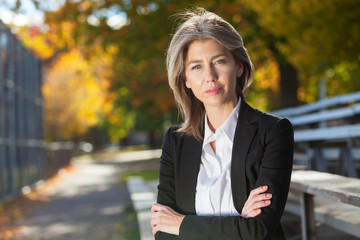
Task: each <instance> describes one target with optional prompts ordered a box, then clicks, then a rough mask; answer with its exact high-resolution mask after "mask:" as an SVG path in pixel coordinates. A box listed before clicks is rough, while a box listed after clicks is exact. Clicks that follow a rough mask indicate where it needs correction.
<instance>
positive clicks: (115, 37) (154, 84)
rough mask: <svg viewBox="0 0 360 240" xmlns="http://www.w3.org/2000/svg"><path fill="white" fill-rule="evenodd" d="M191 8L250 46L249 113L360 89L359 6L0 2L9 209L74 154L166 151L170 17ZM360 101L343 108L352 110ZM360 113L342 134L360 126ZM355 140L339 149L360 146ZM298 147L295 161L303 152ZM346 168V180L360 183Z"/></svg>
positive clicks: (171, 115)
mask: <svg viewBox="0 0 360 240" xmlns="http://www.w3.org/2000/svg"><path fill="white" fill-rule="evenodd" d="M195 5H196V6H200V7H204V8H206V9H207V10H209V11H213V12H215V13H217V14H219V15H220V16H222V17H223V18H224V19H225V20H227V21H229V22H230V23H231V24H232V25H233V26H234V27H235V28H236V29H237V30H238V32H239V33H240V34H241V36H242V37H243V39H244V42H245V46H246V48H247V49H248V52H249V54H250V57H251V59H252V61H253V63H254V65H255V70H256V72H255V77H254V82H253V84H252V85H251V87H250V88H249V90H248V93H247V95H246V100H247V101H248V102H249V103H250V105H252V106H253V107H255V108H258V109H260V110H262V111H265V112H275V111H276V110H279V109H288V110H289V109H290V110H291V109H296V107H297V106H300V105H301V106H309V105H311V104H314V103H317V102H321V101H326V99H331V98H333V97H338V96H348V95H349V94H353V93H356V92H358V91H360V44H359V43H360V7H359V2H358V1H356V0H344V1H336V0H331V1H312V0H290V1H289V0H258V1H247V0H221V1H218V0H206V1H201V0H199V1H188V0H46V1H45V0H0V20H1V22H0V51H1V52H0V81H1V83H0V101H1V105H0V154H1V155H0V156H1V159H0V162H1V164H0V170H1V172H0V176H1V195H0V199H1V200H2V201H4V202H6V199H7V198H11V199H13V196H18V195H19V192H22V193H24V191H25V192H28V191H30V190H27V188H25V189H24V187H26V186H32V184H33V183H36V182H38V181H39V180H42V179H49V178H51V177H52V176H54V174H56V173H57V172H58V170H59V169H61V168H64V167H67V166H69V164H70V160H71V158H72V157H74V156H81V155H84V154H87V155H86V156H88V157H89V156H90V158H91V159H97V160H98V159H99V158H101V159H104V158H108V159H110V158H116V157H114V156H115V155H110V156H109V155H106V156H105V157H104V155H101V157H99V155H96V154H100V153H102V154H104V153H108V152H116V154H121V152H124V151H129V150H134V149H135V150H149V149H158V148H160V147H161V143H162V136H163V133H164V131H165V130H166V129H167V128H168V127H169V126H170V125H173V124H177V123H179V122H180V121H181V116H180V115H179V113H178V111H177V108H176V104H175V102H174V99H173V95H172V92H171V89H170V88H169V86H168V82H167V74H166V68H165V52H166V49H167V46H168V44H169V42H170V39H171V34H172V33H174V31H175V29H176V26H177V23H178V19H177V18H176V16H175V17H174V14H176V13H179V12H180V11H181V10H184V9H187V8H191V7H194V6H195ZM358 95H359V94H357V95H350V97H349V98H348V100H347V101H346V102H341V103H338V105H341V106H342V107H344V106H345V107H348V106H354V105H356V102H357V101H359V97H358ZM353 96H354V97H353ZM328 106H329V105H328ZM330 108H331V109H333V108H334V105H332V106H331V107H330ZM324 109H325V108H324V107H322V108H321V107H319V108H318V109H317V110H316V111H319V112H321V111H323V110H324ZM328 110H329V109H328ZM309 112H311V111H309ZM312 112H314V110H312ZM280 113H281V112H279V114H280ZM356 114H357V116H355V117H354V116H353V115H352V118H351V119H350V120H346V121H345V122H346V125H349V124H356V123H359V121H358V120H359V115H358V114H359V112H356V113H354V115H356ZM280 115H281V114H280ZM283 116H287V117H289V118H290V116H291V114H289V115H286V114H285V113H284V114H283ZM329 119H330V118H329ZM344 119H345V117H343V116H342V115H338V117H337V120H336V123H334V120H333V119H330V121H331V124H330V125H332V126H337V125H339V122H342V123H344ZM324 121H325V122H326V121H327V120H326V119H325V120H324ZM315 124H318V122H316V121H313V122H310V125H306V127H303V126H300V129H301V128H305V129H307V128H311V127H314V125H315ZM322 124H323V125H322V126H323V127H324V122H323V123H322ZM327 124H329V123H325V125H327ZM320 125H321V124H320ZM340 125H341V124H340ZM316 126H317V125H316ZM356 129H358V128H356ZM358 138H359V136H358V135H356V136H354V137H353V139H351V138H347V137H346V139H347V140H344V138H343V139H342V140H341V141H339V142H341V144H343V145H344V142H345V143H346V142H349V139H350V142H352V143H353V144H352V145H351V146H350V147H351V148H353V147H359V141H358V140H359V139H358ZM300 141H302V142H303V140H299V142H300ZM304 141H305V140H304ZM306 141H308V142H311V141H313V140H311V139H310V140H309V139H308V140H306ZM316 141H318V139H317V140H316ZM336 141H337V140H336ZM301 144H302V143H301ZM301 144H299V146H298V152H299V154H301V153H303V154H305V155H306V154H308V151H307V150H309V145H306V146H304V144H302V145H301ZM345 145H346V144H345ZM341 146H342V145H341ZM347 146H348V147H349V145H347ZM337 147H338V146H337ZM338 149H340V150H339V151H341V147H338ZM350 150H351V152H353V151H352V150H353V149H350ZM355 151H356V149H355ZM356 153H357V152H356ZM114 154H115V153H114ZM336 154H337V155H336ZM336 154H335V155H336V156H339V154H340V155H341V152H339V153H336ZM325 155H326V154H325ZM299 156H300V155H299ZM307 156H309V155H307ZM30 158H31V159H30ZM149 158H150V159H152V157H149ZM353 158H355V160H356V159H357V157H356V156H355V157H353ZM59 159H60V160H59ZM301 160H304V159H303V158H301V157H300V160H299V161H301ZM315 163H316V161H315ZM356 164H358V162H355V165H356ZM305 165H306V166H307V167H308V168H310V169H315V170H319V169H320V170H323V168H321V166H320V167H319V164H318V165H317V167H316V166H315V167H314V168H312V167H311V166H314V164H308V163H306V164H305ZM154 166H155V168H156V167H157V165H156V163H155V165H154ZM337 166H338V165H335V167H334V166H333V167H331V166H330V167H329V169H330V170H328V169H326V171H330V172H331V171H332V172H334V171H335V170H336V168H337ZM346 166H348V165H346ZM346 166H345V165H344V166H343V165H342V167H343V168H344V169H343V170H342V173H344V175H351V176H355V177H357V176H358V175H357V174H358V172H357V170H356V169H357V168H355V173H354V172H351V171H349V170H347V169H346ZM351 166H352V165H351ZM356 166H357V165H356ZM145 168H146V167H145ZM339 174H341V172H339ZM354 174H356V175H354ZM4 236H5V235H4ZM39 239H40V238H39ZM41 239H42V238H41ZM44 239H45V238H44ZM49 239H50V238H49ZM70 239H71V238H70ZM125 239H126V238H125Z"/></svg>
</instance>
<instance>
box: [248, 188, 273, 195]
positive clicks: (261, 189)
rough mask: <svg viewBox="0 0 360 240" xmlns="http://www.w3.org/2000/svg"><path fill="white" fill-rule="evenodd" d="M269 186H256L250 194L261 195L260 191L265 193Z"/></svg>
mask: <svg viewBox="0 0 360 240" xmlns="http://www.w3.org/2000/svg"><path fill="white" fill-rule="evenodd" d="M268 188H269V187H268V186H261V187H258V188H255V189H253V190H251V192H250V195H249V197H250V196H256V195H259V194H260V193H263V192H266V191H267V190H268Z"/></svg>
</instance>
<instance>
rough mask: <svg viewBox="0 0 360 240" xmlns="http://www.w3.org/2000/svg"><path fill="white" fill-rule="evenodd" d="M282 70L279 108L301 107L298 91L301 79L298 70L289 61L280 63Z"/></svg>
mask: <svg viewBox="0 0 360 240" xmlns="http://www.w3.org/2000/svg"><path fill="white" fill-rule="evenodd" d="M279 70H280V99H279V108H287V107H293V106H297V105H299V101H298V99H297V89H298V87H299V78H298V73H297V70H296V69H295V68H294V67H293V65H291V64H290V63H289V62H287V61H282V62H280V63H279Z"/></svg>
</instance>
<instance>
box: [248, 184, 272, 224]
mask: <svg viewBox="0 0 360 240" xmlns="http://www.w3.org/2000/svg"><path fill="white" fill-rule="evenodd" d="M267 190H268V186H261V187H258V188H255V189H253V190H252V191H251V192H250V195H249V197H248V199H247V200H246V202H245V204H244V207H243V209H242V211H241V216H242V217H244V218H253V217H255V216H257V215H259V214H260V213H261V208H263V207H267V206H269V205H270V203H271V201H270V199H271V198H272V194H271V193H264V192H266V191H267Z"/></svg>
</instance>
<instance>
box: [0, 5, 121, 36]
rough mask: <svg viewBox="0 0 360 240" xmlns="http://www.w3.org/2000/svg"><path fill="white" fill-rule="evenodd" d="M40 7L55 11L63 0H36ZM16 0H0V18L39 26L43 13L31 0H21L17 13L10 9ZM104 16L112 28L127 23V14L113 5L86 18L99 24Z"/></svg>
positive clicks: (93, 23)
mask: <svg viewBox="0 0 360 240" xmlns="http://www.w3.org/2000/svg"><path fill="white" fill-rule="evenodd" d="M37 2H39V4H40V8H41V9H44V10H46V11H55V10H56V9H57V8H58V6H60V5H62V4H63V3H64V2H65V0H37ZM15 4H16V0H0V20H1V21H3V22H4V23H5V24H11V23H13V24H15V25H17V26H24V25H37V26H40V25H42V23H43V20H44V13H43V12H42V11H40V10H38V9H36V8H35V6H34V4H33V3H32V2H31V0H21V5H20V9H19V11H18V13H14V12H13V11H11V8H13V7H15ZM104 17H105V18H106V19H107V24H108V25H109V26H110V27H111V28H113V29H115V30H116V29H120V28H121V27H122V26H124V25H125V24H126V23H127V16H126V14H125V13H124V12H122V11H121V9H119V7H116V6H113V7H111V8H109V9H106V10H105V9H102V10H99V11H97V12H96V13H94V14H93V15H90V16H89V17H88V19H87V21H88V23H89V24H90V25H94V26H97V25H99V18H104Z"/></svg>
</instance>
